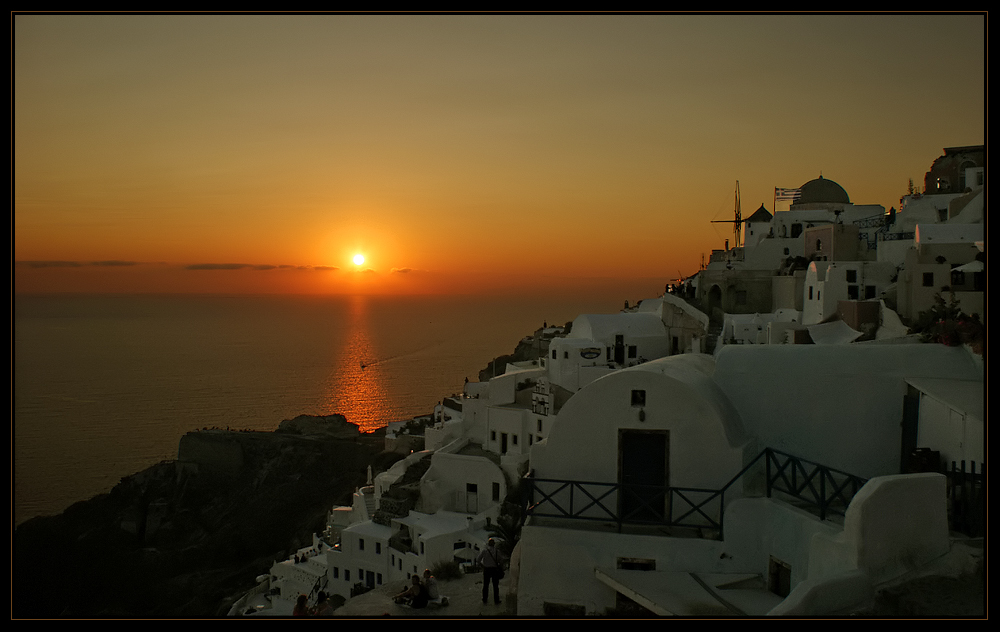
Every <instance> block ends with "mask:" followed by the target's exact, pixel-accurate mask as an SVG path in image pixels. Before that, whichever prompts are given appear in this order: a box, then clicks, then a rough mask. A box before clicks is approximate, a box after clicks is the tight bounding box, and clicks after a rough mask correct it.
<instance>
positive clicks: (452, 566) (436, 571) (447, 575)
mask: <svg viewBox="0 0 1000 632" xmlns="http://www.w3.org/2000/svg"><path fill="white" fill-rule="evenodd" d="M431 574H432V575H434V577H437V578H438V579H440V580H448V579H460V578H461V577H462V567H461V566H459V565H458V562H455V561H451V562H439V563H437V564H436V565H435V566H434V568H432V569H431Z"/></svg>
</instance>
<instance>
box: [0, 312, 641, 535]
mask: <svg viewBox="0 0 1000 632" xmlns="http://www.w3.org/2000/svg"><path fill="white" fill-rule="evenodd" d="M621 305H622V303H621V302H620V301H619V300H618V299H617V298H600V297H597V296H594V295H586V294H584V295H581V296H579V297H572V296H571V297H566V296H563V297H559V298H555V297H549V298H546V297H538V296H533V297H510V296H505V297H501V296H205V295H16V296H14V299H13V310H12V311H13V327H12V328H13V353H12V365H13V384H12V394H13V422H12V428H11V435H12V450H11V452H12V459H13V468H12V469H13V472H12V474H13V484H12V492H13V502H12V513H13V521H14V524H20V523H21V522H24V521H25V520H28V519H30V518H32V517H34V516H39V515H52V514H57V513H60V512H62V511H63V510H65V509H66V508H67V507H68V506H70V505H71V504H73V503H75V502H78V501H81V500H86V499H88V498H91V497H93V496H95V495H97V494H100V493H104V492H108V491H110V490H111V488H112V487H114V486H115V485H116V484H117V483H118V482H119V481H120V480H121V479H122V477H125V476H128V475H130V474H133V473H135V472H138V471H141V470H143V469H145V468H147V467H149V466H151V465H154V464H156V463H158V462H160V461H163V460H168V459H174V458H176V456H177V447H178V443H179V441H180V439H181V437H182V436H184V434H185V433H188V432H191V431H194V430H199V429H202V428H229V429H233V430H255V431H272V430H274V429H275V428H277V426H278V424H279V423H280V422H281V421H282V420H284V419H291V418H293V417H295V416H297V415H300V414H309V415H328V414H333V413H340V414H343V415H345V416H346V417H347V419H348V421H351V422H353V423H356V424H358V425H359V426H360V427H361V428H362V430H364V431H371V430H374V429H377V428H380V427H383V426H385V425H386V424H387V423H389V422H391V421H400V420H404V419H409V418H411V417H413V416H416V415H421V414H425V413H429V412H430V411H431V410H432V409H433V407H434V405H435V404H436V403H437V402H438V401H440V400H441V399H442V398H443V397H445V396H448V395H451V394H454V393H460V392H461V391H462V388H463V385H464V382H465V379H466V378H468V379H469V380H470V381H476V380H477V379H478V373H479V370H480V369H482V368H484V367H485V366H486V365H487V364H488V363H489V361H490V360H491V359H492V358H494V357H496V356H499V355H503V354H508V353H511V352H512V351H513V350H514V347H515V346H516V344H517V342H518V341H519V340H520V339H521V338H523V337H524V336H526V335H529V334H531V333H532V332H533V331H534V330H536V329H538V328H539V327H541V326H542V325H543V324H545V323H548V324H563V323H565V322H567V321H570V320H572V319H573V318H575V317H576V316H577V315H579V314H581V313H611V312H615V311H618V310H619V309H620V308H621Z"/></svg>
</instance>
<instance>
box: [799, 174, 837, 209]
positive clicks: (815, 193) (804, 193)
mask: <svg viewBox="0 0 1000 632" xmlns="http://www.w3.org/2000/svg"><path fill="white" fill-rule="evenodd" d="M795 203H796V204H823V203H834V204H850V203H851V198H850V197H848V196H847V191H845V190H844V187H842V186H840V185H839V184H837V183H836V182H834V181H833V180H826V179H824V178H823V176H820V177H818V178H816V179H815V180H810V181H809V182H806V183H805V184H803V185H802V188H801V193H799V197H798V199H796V200H795Z"/></svg>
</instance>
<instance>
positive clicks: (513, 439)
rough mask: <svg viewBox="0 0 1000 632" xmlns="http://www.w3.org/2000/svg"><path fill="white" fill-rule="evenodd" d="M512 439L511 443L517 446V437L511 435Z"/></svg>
mask: <svg viewBox="0 0 1000 632" xmlns="http://www.w3.org/2000/svg"><path fill="white" fill-rule="evenodd" d="M510 438H511V441H513V442H514V445H517V435H511V436H510Z"/></svg>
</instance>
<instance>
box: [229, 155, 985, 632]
mask: <svg viewBox="0 0 1000 632" xmlns="http://www.w3.org/2000/svg"><path fill="white" fill-rule="evenodd" d="M913 189H914V187H913V186H912V183H911V190H910V191H909V192H908V194H907V195H905V196H904V197H903V198H902V199H901V201H900V205H899V208H898V209H889V210H888V211H887V210H886V209H885V208H884V207H882V206H880V205H872V204H857V203H854V202H852V201H851V198H850V196H849V194H848V192H847V191H846V190H845V189H844V188H843V187H841V186H840V185H839V184H838V183H836V182H835V181H834V180H831V179H827V178H824V177H819V178H817V179H814V180H811V181H809V182H806V183H804V184H803V185H802V186H801V187H799V188H798V189H793V190H789V189H780V190H776V192H775V200H774V203H775V204H777V203H778V202H780V201H782V200H787V201H788V202H790V204H788V209H787V210H782V211H776V210H775V209H774V208H772V209H771V210H768V209H766V208H765V207H764V205H761V207H760V208H759V209H757V210H756V211H755V212H754V213H752V214H751V215H750V216H749V217H747V218H746V219H742V218H741V217H739V215H738V214H737V217H736V220H735V221H734V227H735V230H734V235H733V243H732V245H731V246H730V244H729V242H727V244H726V247H725V248H724V249H721V250H716V251H713V252H712V254H711V257H710V259H709V261H708V262H707V265H706V266H705V267H704V269H702V270H700V271H699V272H698V273H697V274H695V275H693V276H692V277H690V278H687V279H679V280H677V282H676V283H673V284H670V285H668V286H667V287H666V288H665V291H664V293H663V294H662V295H661V296H658V297H655V298H649V299H645V300H642V301H640V302H639V303H638V304H636V305H632V306H628V305H626V308H625V309H623V310H622V311H621V312H619V313H617V314H582V315H580V316H578V317H577V318H576V319H575V320H574V321H572V323H571V324H568V326H561V327H556V326H551V327H550V326H547V325H546V326H544V327H542V328H540V329H538V330H537V331H535V332H534V334H533V335H532V336H531V337H530V338H529V339H526V340H525V341H522V345H521V346H522V347H523V348H527V349H535V350H537V353H536V354H535V355H534V357H531V358H528V359H525V360H522V361H514V362H510V363H508V364H507V365H506V367H505V368H503V369H502V370H500V371H497V374H496V375H495V376H494V377H492V378H490V379H487V380H484V381H479V382H469V383H466V384H465V386H464V389H463V391H462V392H461V393H460V394H457V395H453V396H450V397H447V398H444V399H443V400H442V401H441V403H440V404H439V405H438V406H437V407H436V408H435V410H434V411H433V413H432V414H431V415H428V416H426V417H423V418H417V419H414V420H408V421H407V422H399V423H394V424H390V426H389V428H388V429H387V434H386V449H388V450H393V451H397V452H399V453H400V454H403V455H405V457H404V458H402V459H401V460H399V461H398V462H396V464H395V465H393V466H392V467H390V468H389V469H388V470H387V471H384V472H373V473H370V475H369V480H368V484H367V485H366V486H363V487H360V488H359V489H357V491H356V492H355V494H354V496H353V503H352V504H351V505H350V506H343V507H335V508H333V509H332V510H331V512H330V516H329V520H328V526H327V529H326V531H325V532H324V533H322V534H316V535H315V536H314V541H313V545H312V546H311V547H306V548H304V549H302V550H300V551H299V552H297V553H296V554H295V555H294V556H293V557H292V558H290V559H287V560H281V561H278V562H276V563H275V564H274V565H273V566H272V567H271V568H270V569H269V572H267V574H266V575H264V576H262V578H261V582H260V584H259V585H258V587H257V588H256V589H255V590H253V591H251V592H250V593H249V594H248V595H246V596H245V597H244V598H243V599H242V600H240V602H239V603H237V604H236V605H234V607H233V613H244V612H248V611H249V612H254V611H257V613H258V614H286V615H287V614H290V613H291V610H292V607H293V605H294V602H295V600H296V598H297V597H298V596H299V595H300V594H304V595H307V596H308V598H309V602H310V603H313V602H314V601H315V599H316V595H317V594H318V592H319V591H321V590H322V591H324V592H326V593H327V594H332V595H339V596H340V597H343V598H345V599H351V598H352V597H353V596H355V595H358V594H360V593H363V592H365V591H368V590H372V589H378V588H380V587H383V586H389V585H393V586H403V585H404V583H405V582H407V581H408V580H409V578H410V577H411V575H413V574H419V573H423V571H424V569H436V568H442V565H449V564H451V565H457V567H458V568H460V569H468V570H474V561H475V559H476V557H477V556H478V554H479V552H480V551H481V550H482V548H483V546H484V545H485V542H486V541H487V539H488V538H490V537H498V538H500V539H502V540H503V542H502V544H503V545H504V546H506V550H508V551H509V553H510V570H509V571H508V579H507V580H506V581H505V585H506V587H507V590H508V603H507V605H506V611H505V612H506V613H508V614H516V615H519V616H537V615H574V616H578V615H614V614H623V613H632V614H635V613H642V614H646V615H650V614H652V615H682V616H690V615H706V614H707V615H721V616H725V615H729V616H731V615H750V616H761V615H831V614H843V613H852V612H862V611H864V609H865V608H866V607H869V606H870V604H871V603H872V601H873V599H874V598H875V596H876V595H877V594H878V591H879V590H881V589H883V588H884V587H886V586H890V585H892V584H893V583H894V582H899V581H901V580H902V579H906V578H910V577H915V576H920V575H921V574H923V573H926V572H928V571H927V570H926V569H929V568H932V566H931V565H932V564H933V563H936V562H940V561H941V560H943V559H949V560H957V561H953V562H949V563H950V564H952V567H953V568H954V570H955V572H956V573H959V572H969V571H972V570H975V568H976V565H977V564H981V563H982V556H981V553H982V537H983V536H984V531H983V513H982V507H983V502H984V501H983V497H982V493H983V492H982V490H983V487H982V475H983V473H984V469H985V449H984V431H985V421H986V405H985V396H984V364H985V322H986V314H985V299H984V291H985V285H986V282H985V279H986V261H985V251H986V249H985V231H984V217H985V212H986V208H985V157H984V147H983V146H971V147H953V148H946V149H945V150H944V153H943V155H942V156H940V157H938V158H937V159H936V160H934V162H933V164H932V165H931V167H930V169H929V170H928V172H927V174H926V177H925V180H924V184H923V190H922V192H919V193H918V192H916V191H915V190H913ZM737 209H738V207H737ZM515 540H516V546H515ZM939 566H940V565H939ZM263 570H264V569H262V572H263ZM441 613H442V614H448V612H447V611H442V612H441Z"/></svg>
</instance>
